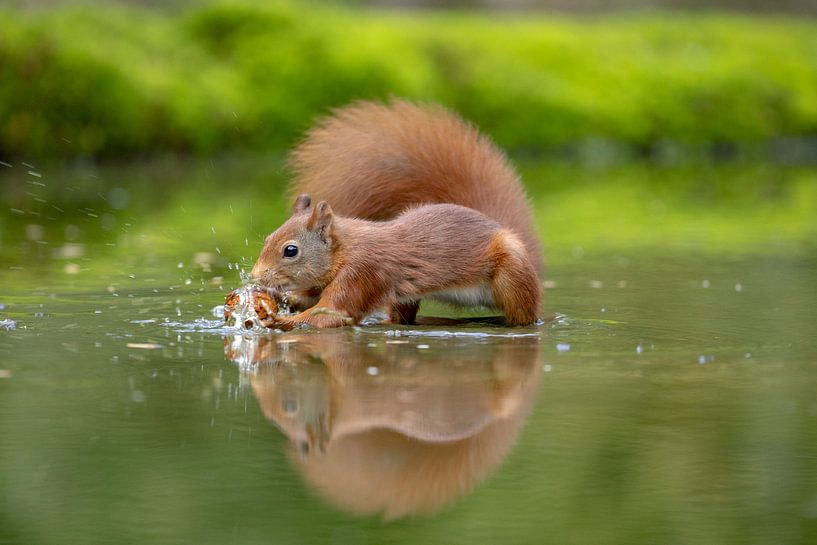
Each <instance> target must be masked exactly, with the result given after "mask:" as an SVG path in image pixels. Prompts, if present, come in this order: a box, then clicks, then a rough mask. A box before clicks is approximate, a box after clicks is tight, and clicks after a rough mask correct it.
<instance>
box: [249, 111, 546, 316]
mask: <svg viewBox="0 0 817 545" xmlns="http://www.w3.org/2000/svg"><path fill="white" fill-rule="evenodd" d="M290 165H291V166H292V168H293V170H294V173H295V179H294V183H293V184H292V189H293V194H298V197H297V198H296V199H295V204H294V206H293V208H292V215H291V217H290V218H289V219H288V220H287V221H286V222H285V223H284V224H283V225H281V227H279V228H278V229H277V230H276V231H274V232H273V233H272V234H270V235H269V236H268V237H267V238H266V240H265V243H264V247H263V249H262V251H261V254H260V256H259V257H258V260H257V262H256V263H255V265H254V266H253V268H252V272H251V278H252V279H253V280H254V281H256V282H258V283H259V284H261V285H264V286H268V287H270V288H273V289H274V290H277V291H281V292H285V293H287V294H288V303H289V304H290V305H293V306H294V307H295V308H296V309H297V310H301V312H299V313H297V314H294V315H276V316H273V317H270V318H269V319H268V320H267V321H266V322H265V324H264V325H267V326H269V327H275V328H278V329H282V330H289V329H292V328H293V327H295V326H296V325H299V324H310V325H312V326H316V327H339V326H342V325H346V324H349V323H358V322H359V321H360V320H361V319H362V318H363V317H365V316H366V315H367V314H369V313H371V312H372V311H375V310H378V309H382V308H386V309H387V310H388V313H389V317H390V321H391V322H393V323H401V324H411V323H414V322H415V319H416V315H417V310H418V308H419V304H420V299H422V298H423V297H433V298H435V299H438V300H442V301H445V302H449V303H454V304H458V305H463V306H478V305H483V306H488V307H492V308H497V309H499V310H501V311H502V312H503V313H504V315H505V318H506V321H507V323H508V324H509V325H530V324H532V323H534V322H535V321H536V319H537V313H538V312H539V305H540V301H541V286H540V275H541V272H542V264H541V257H540V249H539V243H538V240H537V238H536V234H535V229H534V226H533V216H532V212H531V208H530V205H529V203H528V201H527V198H526V196H525V192H524V189H523V187H522V184H521V182H520V179H519V176H518V175H517V174H516V172H515V170H514V168H513V167H512V166H511V164H510V162H509V161H508V159H507V158H506V156H505V154H504V153H503V152H502V151H501V150H500V149H499V148H498V147H497V146H496V145H495V144H493V142H491V141H490V140H489V139H488V138H487V137H485V136H484V135H482V134H481V133H480V132H479V131H478V130H477V129H476V128H475V127H474V126H473V125H471V124H469V123H467V122H465V121H463V120H462V119H461V118H460V117H458V116H457V115H455V114H453V113H451V112H449V111H448V110H446V109H444V108H442V107H439V106H421V105H416V104H414V103H411V102H407V101H403V100H392V101H391V102H390V103H386V104H381V103H374V102H365V101H364V102H357V103H353V104H352V105H350V106H346V107H344V108H341V109H338V110H336V111H335V112H334V114H333V115H331V116H329V117H327V118H325V119H322V120H321V121H319V122H318V123H317V125H316V126H315V127H314V128H313V129H312V130H311V131H309V132H308V133H307V135H306V137H305V139H304V140H303V141H302V143H301V144H300V145H298V146H297V147H296V148H295V149H294V151H293V152H292V153H291V155H290ZM313 197H314V199H313ZM314 200H317V202H315V203H313V201H314Z"/></svg>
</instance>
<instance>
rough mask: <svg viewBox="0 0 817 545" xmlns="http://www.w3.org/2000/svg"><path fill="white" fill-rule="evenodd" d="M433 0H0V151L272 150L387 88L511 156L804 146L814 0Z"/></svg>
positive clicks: (815, 97) (813, 108)
mask: <svg viewBox="0 0 817 545" xmlns="http://www.w3.org/2000/svg"><path fill="white" fill-rule="evenodd" d="M397 4H399V3H397ZM431 4H434V5H437V6H443V5H447V6H448V9H423V10H418V9H413V10H412V9H395V8H394V3H391V2H385V3H384V4H383V5H377V6H372V5H366V6H363V5H362V4H359V3H355V2H346V3H342V4H340V5H331V4H329V3H323V2H303V3H296V2H289V1H273V2H263V3H261V2H259V3H254V2H181V1H179V2H170V3H168V4H164V3H159V2H146V3H142V2H126V3H85V4H79V5H77V4H75V3H67V2H66V3H63V2H42V1H41V2H37V1H34V2H20V1H18V2H15V3H12V4H11V7H8V6H7V7H6V8H1V9H0V20H2V22H3V24H2V32H0V121H1V122H0V156H3V157H9V156H12V157H20V158H27V159H31V160H34V159H43V158H45V159H55V158H71V157H77V156H85V155H93V156H97V157H132V156H134V155H136V154H139V155H142V154H145V153H157V152H159V153H161V152H168V151H172V152H181V153H194V154H197V155H210V154H214V153H222V152H225V151H228V150H236V149H242V150H243V149H252V150H260V151H264V152H269V151H282V150H285V149H287V148H288V147H290V146H291V145H292V144H293V143H294V142H295V141H296V139H297V137H298V135H299V134H301V133H302V132H303V131H304V130H305V129H306V128H307V127H308V126H309V125H310V123H311V122H312V120H313V119H314V117H315V116H316V115H320V114H325V113H327V112H328V111H329V109H330V108H332V107H335V106H340V105H343V104H345V103H347V102H349V101H351V100H354V99H361V98H369V99H385V98H387V97H389V96H392V95H397V96H403V97H408V98H411V99H416V100H421V101H435V102H441V103H443V104H445V105H447V106H449V107H451V108H453V109H455V110H456V111H458V112H460V113H461V114H462V115H464V116H465V117H466V118H468V119H470V120H472V121H474V122H476V123H477V124H478V125H479V126H480V127H481V128H482V129H484V130H485V131H486V132H488V133H489V134H490V135H491V136H493V137H494V138H495V139H496V140H497V142H498V143H499V144H500V145H501V146H503V147H505V148H507V149H509V150H510V151H511V152H512V153H515V154H517V155H519V154H534V155H541V154H552V153H556V154H559V155H566V156H569V157H577V156H578V157H580V158H585V157H587V156H588V155H589V156H590V157H591V158H595V157H602V158H605V157H608V156H610V155H613V156H616V157H618V156H625V157H630V156H635V157H644V156H647V157H651V158H658V159H660V160H669V161H672V160H676V159H677V158H678V157H679V156H681V157H687V156H692V157H698V156H701V155H703V156H704V157H711V156H714V157H716V158H723V157H727V158H731V157H733V156H735V155H739V156H744V155H747V154H748V155H749V156H752V157H758V156H759V157H762V158H766V157H768V156H769V155H771V156H773V157H775V158H779V157H781V156H782V157H783V158H784V159H785V160H792V158H794V159H795V160H801V159H802V156H803V155H804V154H805V155H808V156H809V157H811V158H812V159H813V151H814V148H815V139H817V22H815V20H814V19H813V16H812V15H811V14H810V13H813V9H812V10H809V9H808V7H809V6H810V3H807V2H802V3H797V2H789V3H784V4H780V3H777V2H768V3H766V4H762V3H759V2H755V3H752V2H750V3H747V4H746V7H755V8H758V7H762V6H763V5H765V6H766V8H775V7H778V8H781V7H782V8H786V10H785V11H784V10H779V9H778V11H773V12H771V13H770V12H768V11H767V12H758V11H741V12H738V11H727V10H726V8H729V7H732V8H734V7H735V6H737V5H738V4H739V3H738V2H720V3H717V2H716V3H705V4H704V3H695V2H674V3H673V2H664V3H663V4H662V3H652V4H649V3H643V2H617V3H616V2H613V3H606V4H604V3H600V2H596V3H593V2H583V3H582V2H579V3H577V4H569V3H567V2H563V3H559V2H539V3H537V2H528V3H525V2H522V1H518V2H509V3H507V4H505V3H500V2H495V3H494V7H495V6H499V5H502V6H504V7H506V8H509V7H515V8H525V7H527V8H532V7H537V6H539V7H551V8H559V7H561V8H564V7H565V6H566V5H573V7H574V8H583V9H581V10H580V11H579V12H575V11H572V12H571V11H558V10H553V9H552V10H550V11H543V10H535V9H527V10H525V9H503V10H496V9H494V10H491V9H486V8H485V7H486V6H487V7H490V6H491V5H492V3H491V2H483V3H479V2H451V3H442V2H438V3H434V2H432V3H431ZM406 5H409V6H411V5H412V3H411V2H408V3H406ZM417 5H423V3H422V2H421V3H419V4H417ZM425 5H426V7H427V6H428V3H425ZM662 5H664V6H669V7H687V8H695V7H700V6H702V5H706V6H708V7H709V9H706V10H700V9H697V10H696V9H686V10H680V9H679V10H675V11H657V10H656V7H661V6H662ZM15 6H16V7H15ZM463 6H471V7H480V6H481V7H482V8H483V9H462V7H463ZM602 6H606V10H604V11H593V8H600V7H602ZM616 6H617V7H619V8H631V9H626V10H625V9H611V8H614V7H616ZM719 6H720V7H721V8H723V9H720V10H718V9H715V10H713V9H712V8H713V7H715V8H717V7H719ZM387 7H388V8H389V9H386V8H387ZM457 7H458V8H459V9H453V8H457ZM632 8H641V9H632ZM644 8H650V9H644ZM798 8H801V9H800V10H799V11H798Z"/></svg>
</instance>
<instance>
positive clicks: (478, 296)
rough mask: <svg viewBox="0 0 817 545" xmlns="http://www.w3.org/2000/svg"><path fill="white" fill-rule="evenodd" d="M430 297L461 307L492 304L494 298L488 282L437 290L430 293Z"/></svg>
mask: <svg viewBox="0 0 817 545" xmlns="http://www.w3.org/2000/svg"><path fill="white" fill-rule="evenodd" d="M431 297H432V298H434V299H436V300H438V301H442V302H444V303H449V304H452V305H459V306H463V307H479V306H483V307H493V306H494V298H493V295H492V294H491V287H490V286H489V285H488V284H478V285H475V286H469V287H467V288H455V289H450V290H445V291H438V292H437V293H434V294H432V295H431Z"/></svg>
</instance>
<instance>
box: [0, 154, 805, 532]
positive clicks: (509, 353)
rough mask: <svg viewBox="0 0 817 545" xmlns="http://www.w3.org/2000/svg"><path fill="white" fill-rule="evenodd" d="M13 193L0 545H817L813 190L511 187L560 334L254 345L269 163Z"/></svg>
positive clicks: (481, 329)
mask: <svg viewBox="0 0 817 545" xmlns="http://www.w3.org/2000/svg"><path fill="white" fill-rule="evenodd" d="M0 168H3V169H6V170H4V171H3V172H2V178H0V198H1V199H2V209H0V260H1V261H0V264H1V265H2V267H1V268H0V305H2V307H0V321H2V320H6V321H5V322H2V323H3V324H5V325H4V326H3V329H0V543H15V544H17V543H26V544H28V543H31V544H40V543H43V544H46V543H48V544H54V543H56V544H59V543H66V544H68V543H88V544H91V543H196V544H198V543H219V544H223V543H354V544H358V543H370V544H379V543H441V544H452V543H486V544H493V543H509V544H522V543H554V544H574V543H575V544H606V543H611V544H612V543H615V544H628V545H629V544H635V543H657V544H704V543H706V544H709V543H712V544H721V543H723V544H747V543H749V544H753V543H757V544H771V543H775V544H801V543H802V544H809V543H814V542H815V541H817V368H816V367H815V366H816V365H817V341H815V332H817V331H816V330H815V323H817V244H815V235H817V220H815V218H816V217H817V189H816V188H817V172H815V171H814V170H810V169H794V168H790V169H784V168H778V167H773V166H769V165H760V166H744V167H730V166H726V167H717V168H716V167H711V166H701V167H686V168H672V169H668V168H663V169H661V168H654V167H648V166H644V165H631V166H626V167H615V168H613V167H611V168H606V169H596V170H587V169H581V168H578V167H571V166H564V165H562V166H558V165H557V166H553V165H549V166H548V165H541V164H531V165H524V168H523V171H524V174H525V179H526V181H527V183H528V184H529V187H530V188H531V193H532V200H533V202H534V203H535V207H536V211H537V221H538V222H539V225H540V228H541V232H542V238H543V240H544V241H545V244H546V247H547V256H548V263H549V266H548V273H547V283H546V287H545V318H546V322H545V323H544V324H543V325H540V326H537V327H532V328H520V329H503V328H498V327H496V326H494V325H491V323H490V322H483V323H479V322H477V323H474V324H471V325H468V326H463V327H459V328H450V327H449V328H442V327H429V328H419V327H410V328H400V329H397V328H394V327H385V326H371V327H363V328H359V329H354V330H353V329H346V330H342V331H328V332H324V331H319V332H313V331H299V332H293V333H288V334H283V335H279V336H276V335H269V336H242V335H240V334H237V332H235V331H228V330H224V329H221V328H220V323H219V322H218V320H217V319H216V318H215V317H214V316H213V312H212V311H213V308H214V307H216V306H217V305H219V304H220V303H222V302H223V299H224V296H225V294H226V293H227V292H228V291H229V290H230V289H232V288H233V287H235V286H237V285H238V284H239V279H238V268H240V267H241V266H242V264H243V265H246V264H248V263H251V262H252V260H253V259H254V257H255V254H256V253H257V252H258V250H259V248H260V245H261V241H262V239H263V235H264V234H265V232H266V231H267V230H269V229H272V228H274V227H275V226H276V224H277V223H278V222H280V221H281V220H282V218H283V217H284V214H285V210H286V209H287V208H288V204H289V203H287V202H286V201H285V200H284V198H283V197H282V188H283V177H282V175H281V173H280V164H279V163H277V162H275V161H269V162H259V161H257V160H249V159H248V160H242V159H241V158H234V159H230V160H222V161H219V162H216V163H210V162H206V163H192V164H187V163H184V162H179V161H175V160H167V161H154V162H152V163H151V164H150V165H124V166H121V165H120V166H115V165H114V166H108V167H104V168H101V167H95V166H93V165H87V164H80V165H76V166H73V167H71V168H67V169H47V168H43V169H38V168H37V167H36V166H32V167H28V166H25V165H20V164H16V163H15V164H13V166H12V168H8V167H3V166H0ZM29 171H31V172H33V174H31V173H29ZM236 264H238V265H236ZM423 312H425V313H427V314H428V313H431V314H444V313H450V311H449V310H448V309H444V308H438V307H425V308H424V310H423V311H421V313H423ZM12 324H13V325H12Z"/></svg>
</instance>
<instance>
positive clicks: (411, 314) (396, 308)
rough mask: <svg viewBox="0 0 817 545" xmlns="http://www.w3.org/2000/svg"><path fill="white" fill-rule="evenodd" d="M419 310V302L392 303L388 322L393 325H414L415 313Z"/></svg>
mask: <svg viewBox="0 0 817 545" xmlns="http://www.w3.org/2000/svg"><path fill="white" fill-rule="evenodd" d="M419 309H420V301H407V302H405V303H394V304H392V306H391V308H390V309H389V321H390V322H391V323H393V324H403V325H410V324H414V323H415V321H416V320H417V311H418V310H419Z"/></svg>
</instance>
